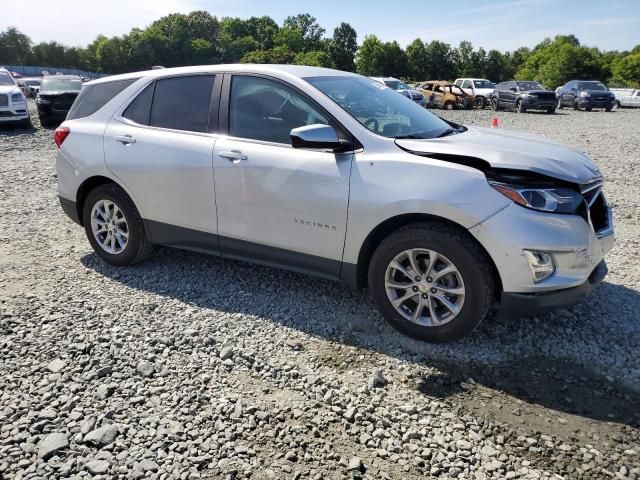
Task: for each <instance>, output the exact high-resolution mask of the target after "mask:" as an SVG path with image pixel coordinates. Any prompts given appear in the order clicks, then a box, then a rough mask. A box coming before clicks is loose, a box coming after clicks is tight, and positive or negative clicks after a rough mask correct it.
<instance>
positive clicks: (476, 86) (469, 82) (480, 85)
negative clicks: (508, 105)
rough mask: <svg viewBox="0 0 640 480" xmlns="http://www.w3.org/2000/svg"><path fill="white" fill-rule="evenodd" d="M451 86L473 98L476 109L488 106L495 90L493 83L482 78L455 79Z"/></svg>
mask: <svg viewBox="0 0 640 480" xmlns="http://www.w3.org/2000/svg"><path fill="white" fill-rule="evenodd" d="M453 84H454V85H455V86H456V87H460V88H461V89H462V90H464V91H465V92H466V93H468V94H469V95H471V96H473V97H474V98H475V99H476V107H478V108H484V107H485V106H486V105H489V101H490V100H491V94H492V93H493V89H494V88H496V86H495V85H494V84H493V83H491V82H490V81H489V80H486V79H484V78H456V81H455V82H453Z"/></svg>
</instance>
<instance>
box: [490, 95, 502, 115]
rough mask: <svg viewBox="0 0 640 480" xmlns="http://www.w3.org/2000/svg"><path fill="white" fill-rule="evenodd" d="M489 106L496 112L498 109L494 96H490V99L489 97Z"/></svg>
mask: <svg viewBox="0 0 640 480" xmlns="http://www.w3.org/2000/svg"><path fill="white" fill-rule="evenodd" d="M491 108H492V109H493V110H495V111H496V112H497V111H498V110H500V105H498V99H496V98H492V99H491Z"/></svg>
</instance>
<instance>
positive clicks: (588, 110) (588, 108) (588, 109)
mask: <svg viewBox="0 0 640 480" xmlns="http://www.w3.org/2000/svg"><path fill="white" fill-rule="evenodd" d="M584 109H585V110H586V111H587V112H590V111H591V110H593V109H592V108H591V107H585V108H584Z"/></svg>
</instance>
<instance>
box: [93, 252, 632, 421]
mask: <svg viewBox="0 0 640 480" xmlns="http://www.w3.org/2000/svg"><path fill="white" fill-rule="evenodd" d="M81 261H82V263H83V264H84V265H85V266H86V267H87V268H89V269H91V270H93V271H95V272H97V273H99V274H101V275H104V276H105V277H108V278H110V279H112V280H114V281H116V282H119V283H121V284H123V285H125V286H127V287H130V288H133V289H136V290H142V291H147V292H150V293H153V294H157V295H159V296H162V297H168V298H171V299H175V300H179V301H181V302H184V303H187V304H190V305H194V306H197V307H200V308H205V309H212V310H216V311H222V312H229V313H241V314H247V315H254V316H258V317H261V318H264V319H266V320H268V321H271V322H273V323H278V324H282V325H286V326H287V327H290V328H293V329H297V330H299V331H301V332H303V333H305V334H308V335H312V336H316V337H320V338H324V339H327V340H330V341H331V342H341V343H343V344H346V345H350V346H355V347H359V348H362V349H366V350H371V351H375V352H379V353H382V354H384V355H388V356H391V357H396V358H399V359H401V360H403V361H408V362H413V363H415V364H418V365H420V366H429V367H436V370H437V371H438V373H437V374H434V375H433V376H430V377H424V378H421V379H419V380H418V383H417V388H418V389H419V390H420V391H421V392H422V393H424V394H426V395H429V396H432V397H439V398H447V397H451V396H457V395H464V394H465V389H466V388H468V383H467V382H468V379H469V378H472V379H473V381H472V382H474V383H476V384H477V385H478V386H480V387H487V388H489V389H492V391H494V393H495V392H496V391H497V392H501V393H504V394H505V395H510V396H513V397H515V399H516V400H522V401H523V402H527V403H529V404H533V405H539V406H542V407H545V408H548V409H551V410H555V411H556V412H560V413H566V414H571V415H577V416H581V417H584V418H586V419H593V420H599V421H605V422H615V423H619V424H626V425H629V426H633V427H638V426H640V411H638V408H637V407H638V405H640V394H639V393H638V392H639V389H638V388H637V387H638V386H637V385H636V386H634V388H632V385H628V384H624V383H623V382H621V381H619V380H617V379H615V378H613V376H608V375H606V374H602V373H598V372H608V371H609V368H610V367H609V363H610V360H611V359H610V358H609V357H610V356H609V352H608V350H607V348H608V346H609V345H616V346H620V345H634V344H635V345H636V346H637V344H638V341H639V340H640V339H638V338H635V339H631V340H629V339H628V338H626V337H625V335H628V334H626V333H625V329H624V327H622V328H617V329H616V328H610V327H609V326H608V325H607V322H614V323H617V324H620V322H622V324H623V325H626V324H627V322H629V325H635V323H637V321H638V319H637V312H638V311H640V294H639V293H638V292H637V291H635V290H632V289H629V288H626V287H624V286H620V285H614V284H610V283H607V282H604V283H603V284H602V285H601V287H600V288H599V289H598V290H597V291H596V292H594V293H593V294H592V296H591V297H590V298H588V299H587V300H586V301H585V302H584V303H583V304H582V305H580V306H578V307H575V310H574V311H573V312H566V311H565V313H564V314H563V313H559V314H551V315H547V316H544V317H540V318H537V319H536V318H534V319H511V320H505V319H499V318H497V316H492V317H490V318H488V319H487V321H485V322H484V324H483V325H482V326H481V327H480V328H479V329H477V330H476V331H475V332H474V333H473V334H472V335H471V336H470V337H468V338H466V339H463V340H461V341H459V342H456V343H453V344H447V345H429V344H424V343H420V342H416V341H413V340H411V339H408V338H407V337H404V336H402V335H400V334H398V333H396V332H395V331H393V330H392V329H391V328H390V327H388V326H386V323H384V322H383V321H382V320H381V318H380V315H379V314H378V313H377V311H376V310H375V309H374V307H373V306H372V304H371V302H370V301H369V299H368V297H367V296H366V295H364V294H357V293H352V292H350V291H349V290H348V288H347V287H346V286H343V285H342V284H339V283H334V282H330V281H325V280H319V279H316V278H312V277H307V276H304V275H300V274H295V273H291V272H285V271H282V270H278V269H274V268H268V267H262V266H258V265H251V264H247V263H243V262H235V261H232V260H225V259H220V258H216V257H211V256H206V255H199V254H197V253H191V252H185V251H179V250H173V249H167V248H157V249H156V251H155V253H154V255H152V256H151V257H150V259H149V260H147V261H146V262H145V263H144V264H141V265H138V266H133V267H121V268H117V267H113V266H110V265H107V264H106V263H104V262H102V261H101V260H100V259H99V258H98V257H97V256H96V255H95V254H93V253H91V254H89V255H86V256H85V257H83V258H82V260H81ZM621 302H624V303H625V307H624V308H620V303H621ZM573 316H575V317H578V320H575V319H574V320H573V323H570V322H571V320H570V319H571V318H572V317H573ZM589 316H591V317H589ZM587 318H589V320H588V321H587V320H586V319H587ZM583 319H585V321H584V322H583ZM634 328H635V327H634ZM576 329H579V331H575V330H576ZM630 331H631V332H634V333H637V330H634V329H631V330H630ZM574 334H575V335H576V338H580V341H581V345H582V346H581V347H580V348H588V349H589V354H591V350H593V351H594V352H595V353H594V354H593V355H592V357H593V358H592V359H591V358H590V357H589V356H587V357H586V358H587V360H584V358H585V357H584V356H582V357H581V359H582V360H583V361H581V362H577V361H575V359H572V358H571V357H572V354H571V353H568V352H566V351H565V350H564V349H566V348H568V347H567V345H568V344H569V345H570V344H571V343H572V342H573V335H574ZM596 340H597V341H596ZM590 342H591V343H590ZM603 348H604V350H603ZM630 350H631V351H629V352H626V351H623V352H622V353H621V352H618V355H623V356H624V358H627V359H633V360H632V361H635V358H636V355H637V353H638V352H637V351H636V350H634V348H633V347H630ZM506 351H509V354H508V355H504V356H503V357H502V358H500V354H502V353H504V352H506ZM494 354H495V355H494ZM573 355H574V356H575V355H577V354H575V353H574V354H573ZM578 356H579V355H578ZM563 358H564V359H567V360H563ZM443 359H446V361H443ZM351 360H354V359H350V358H344V359H338V358H335V357H333V358H331V359H328V361H327V364H328V365H335V368H339V367H338V363H340V364H341V365H344V364H345V363H347V364H350V362H351ZM332 361H333V362H334V363H331V362H332ZM354 361H356V360H354ZM620 362H621V360H620V358H616V359H614V361H613V362H611V363H612V364H613V365H615V364H616V363H618V364H619V363H620ZM585 364H592V365H593V369H591V368H588V367H587V366H585ZM612 375H613V374H612ZM474 401H475V400H474ZM475 402H476V403H477V401H475Z"/></svg>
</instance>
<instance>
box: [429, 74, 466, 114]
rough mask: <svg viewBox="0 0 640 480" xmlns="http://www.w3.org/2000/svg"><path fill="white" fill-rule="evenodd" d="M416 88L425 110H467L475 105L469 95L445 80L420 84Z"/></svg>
mask: <svg viewBox="0 0 640 480" xmlns="http://www.w3.org/2000/svg"><path fill="white" fill-rule="evenodd" d="M417 88H418V90H420V91H421V92H422V93H423V95H424V97H425V101H426V106H427V108H442V109H444V110H453V109H455V108H458V109H469V108H472V107H473V105H474V103H475V101H474V98H473V97H472V96H471V95H469V94H467V93H466V92H465V91H464V90H462V89H461V88H460V87H456V86H455V85H454V84H453V83H450V82H447V81H445V80H435V81H429V82H422V83H419V84H418V85H417Z"/></svg>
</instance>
